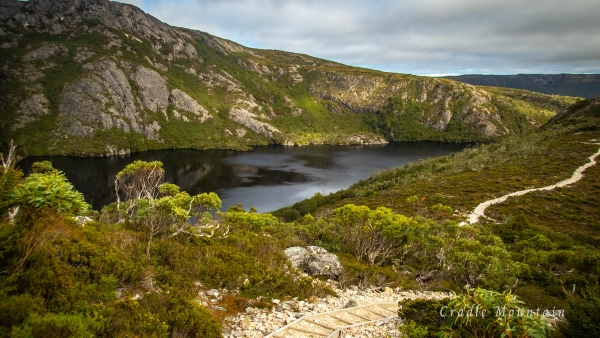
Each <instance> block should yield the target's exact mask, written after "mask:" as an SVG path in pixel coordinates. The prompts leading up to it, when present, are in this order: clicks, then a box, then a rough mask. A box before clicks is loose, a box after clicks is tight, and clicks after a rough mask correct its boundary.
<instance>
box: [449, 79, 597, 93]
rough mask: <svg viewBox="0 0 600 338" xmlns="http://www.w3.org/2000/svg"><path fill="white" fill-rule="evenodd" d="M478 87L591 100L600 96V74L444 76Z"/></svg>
mask: <svg viewBox="0 0 600 338" xmlns="http://www.w3.org/2000/svg"><path fill="white" fill-rule="evenodd" d="M444 78H445V79H451V80H456V81H460V82H464V83H468V84H472V85H478V86H496V87H508V88H516V89H525V90H531V91H535V92H539V93H544V94H554V95H566V96H580V97H583V98H586V99H591V98H594V97H596V96H600V74H517V75H483V74H465V75H457V76H444Z"/></svg>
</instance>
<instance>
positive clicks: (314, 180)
mask: <svg viewBox="0 0 600 338" xmlns="http://www.w3.org/2000/svg"><path fill="white" fill-rule="evenodd" d="M465 146H466V145H465V144H452V143H436V142H394V143H390V144H387V145H368V146H331V145H311V146H303V147H284V146H270V147H261V148H256V149H254V150H252V151H249V152H235V151H225V150H211V151H199V150H172V151H152V152H144V153H138V154H133V155H131V156H130V157H124V158H117V157H111V158H79V157H60V156H50V157H30V158H26V159H25V160H23V161H22V162H20V163H19V166H20V167H21V168H22V169H24V171H25V172H27V171H29V168H30V167H31V164H32V163H33V162H37V161H43V160H48V161H50V162H52V164H53V165H54V167H55V168H57V169H59V170H62V171H63V172H65V174H66V176H67V178H68V179H69V181H70V182H71V183H73V185H74V186H75V188H76V189H77V190H79V191H81V192H82V193H83V194H84V195H85V197H86V200H87V201H88V202H89V203H91V204H92V206H93V207H94V209H100V208H101V207H102V206H104V205H107V204H109V203H111V202H113V201H115V192H114V181H115V175H116V174H117V173H118V172H119V171H121V170H122V169H123V168H124V167H125V166H126V165H127V164H129V163H131V162H133V161H135V160H144V161H161V162H162V163H163V167H164V169H165V180H166V181H167V182H171V183H175V184H177V185H178V186H180V187H181V189H182V190H185V191H187V192H188V193H190V194H197V193H201V192H211V191H213V192H216V193H217V194H218V195H219V197H220V198H221V199H222V200H223V210H226V209H227V207H229V206H232V205H236V204H238V203H242V205H243V206H244V208H245V209H246V210H248V209H249V207H251V206H253V207H255V208H256V209H257V210H258V211H259V212H267V211H274V210H277V209H279V208H281V207H284V206H288V205H291V204H294V203H296V202H298V201H301V200H303V199H305V198H308V197H311V196H313V195H314V194H315V193H317V192H319V193H321V194H323V195H326V194H329V193H331V192H335V191H338V190H341V189H345V188H348V187H349V186H350V185H352V184H353V183H356V182H358V181H359V180H362V179H366V178H369V176H370V174H371V173H372V172H373V171H374V170H379V169H387V168H391V167H397V166H403V165H405V164H407V163H409V162H412V161H418V160H419V159H426V158H430V157H437V156H443V155H447V154H449V153H452V152H455V151H460V150H462V149H463V148H464V147H465Z"/></svg>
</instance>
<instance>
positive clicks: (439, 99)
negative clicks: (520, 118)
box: [0, 0, 563, 155]
mask: <svg viewBox="0 0 600 338" xmlns="http://www.w3.org/2000/svg"><path fill="white" fill-rule="evenodd" d="M0 75H1V76H0V86H1V87H0V88H1V91H0V100H1V101H0V112H1V114H0V128H1V130H2V133H1V134H2V138H3V139H9V138H14V139H16V142H17V143H18V144H20V145H22V146H23V147H24V148H25V149H26V150H27V151H28V152H29V153H30V154H78V155H101V154H109V155H110V154H115V153H117V154H118V153H123V152H125V153H126V152H127V151H130V150H133V151H139V150H146V149H161V148H199V149H210V148H234V149H246V148H248V147H249V146H254V145H260V144H267V143H281V144H298V143H299V144H302V143H340V144H346V143H381V142H382V139H381V136H380V135H378V133H379V132H378V130H377V129H376V128H373V126H371V125H369V124H368V123H366V122H365V121H364V119H363V118H362V115H364V114H375V115H377V114H379V113H380V111H382V109H384V108H385V107H386V105H387V104H388V103H389V102H390V100H396V101H398V102H401V108H399V109H397V110H396V111H394V112H393V114H396V115H397V116H402V115H403V114H405V112H407V111H411V112H414V111H417V110H418V114H416V115H415V114H414V113H411V114H413V115H414V116H413V115H411V119H413V120H414V123H416V124H419V125H422V126H424V127H426V128H428V130H431V131H432V133H439V134H440V135H443V134H444V133H446V132H447V129H448V128H449V127H448V126H449V125H450V124H452V123H454V125H460V126H461V128H464V129H465V130H467V131H468V132H469V133H471V135H472V134H477V135H480V136H481V137H482V138H485V137H493V136H501V135H505V134H509V133H511V132H512V131H513V129H514V126H513V125H511V123H510V121H508V120H507V118H506V114H505V112H506V111H507V110H510V111H514V112H516V113H517V114H519V113H522V112H520V111H519V109H520V106H519V105H515V104H513V103H514V100H513V101H512V102H513V103H510V102H509V103H505V104H500V105H499V104H498V102H499V99H500V101H501V97H498V95H495V94H490V93H488V92H486V91H484V90H482V89H478V88H475V87H473V86H470V85H466V84H460V83H457V82H452V81H449V80H442V79H433V78H422V77H416V76H408V75H400V74H386V73H381V72H375V71H369V70H364V69H355V68H351V67H347V66H343V65H340V64H336V63H333V62H330V61H326V60H321V59H317V58H312V57H309V56H306V55H299V54H293V53H285V52H279V51H267V50H255V49H250V48H246V47H244V46H241V45H239V44H236V43H234V42H231V41H227V40H223V39H220V38H217V37H214V36H212V35H210V34H207V33H204V32H199V31H193V30H189V29H181V28H175V27H171V26H169V25H167V24H165V23H162V22H160V21H159V20H157V19H155V18H153V17H152V16H150V15H148V14H146V13H144V12H143V11H141V10H140V9H138V8H137V7H135V6H132V5H127V4H121V3H118V2H109V1H107V0H31V1H29V2H19V1H17V0H5V1H2V2H1V3H0ZM555 101H556V99H555ZM528 104H529V103H528ZM554 105H555V106H556V107H554V108H555V109H556V110H557V111H558V110H559V109H560V108H563V107H562V106H560V102H559V104H556V102H555V104H554ZM415 107H418V109H417V110H415V109H416V108H415ZM529 107H530V108H531V104H529ZM535 108H536V107H535V106H534V107H533V108H532V109H535ZM514 112H513V113H514ZM405 116H408V115H405ZM507 121H508V122H507Z"/></svg>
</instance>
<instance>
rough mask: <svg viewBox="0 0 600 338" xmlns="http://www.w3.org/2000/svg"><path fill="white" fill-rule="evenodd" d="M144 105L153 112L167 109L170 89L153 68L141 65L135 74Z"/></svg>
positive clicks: (134, 78) (134, 77)
mask: <svg viewBox="0 0 600 338" xmlns="http://www.w3.org/2000/svg"><path fill="white" fill-rule="evenodd" d="M133 80H134V81H135V84H136V85H137V87H138V89H139V92H140V95H141V97H142V102H143V104H144V107H146V108H148V109H150V110H151V111H153V112H157V111H163V112H164V111H165V110H166V109H167V104H168V103H169V91H168V90H167V86H166V84H165V79H163V77H162V76H160V74H158V73H157V72H156V71H154V70H152V69H148V68H146V67H142V66H139V67H137V69H136V70H135V73H134V74H133Z"/></svg>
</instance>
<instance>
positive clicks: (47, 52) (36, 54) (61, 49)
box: [22, 43, 69, 62]
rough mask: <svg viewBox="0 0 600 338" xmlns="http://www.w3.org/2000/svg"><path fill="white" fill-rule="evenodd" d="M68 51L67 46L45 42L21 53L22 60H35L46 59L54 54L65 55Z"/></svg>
mask: <svg viewBox="0 0 600 338" xmlns="http://www.w3.org/2000/svg"><path fill="white" fill-rule="evenodd" d="M68 52H69V50H68V49H67V47H65V46H63V45H56V44H52V43H49V44H45V45H42V46H41V47H39V48H37V49H34V50H32V51H31V52H29V53H27V54H25V55H23V58H22V59H23V61H26V62H27V61H35V60H46V59H48V58H49V57H51V56H54V55H66V54H67V53H68Z"/></svg>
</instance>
